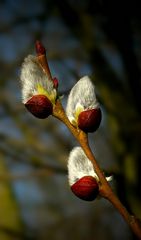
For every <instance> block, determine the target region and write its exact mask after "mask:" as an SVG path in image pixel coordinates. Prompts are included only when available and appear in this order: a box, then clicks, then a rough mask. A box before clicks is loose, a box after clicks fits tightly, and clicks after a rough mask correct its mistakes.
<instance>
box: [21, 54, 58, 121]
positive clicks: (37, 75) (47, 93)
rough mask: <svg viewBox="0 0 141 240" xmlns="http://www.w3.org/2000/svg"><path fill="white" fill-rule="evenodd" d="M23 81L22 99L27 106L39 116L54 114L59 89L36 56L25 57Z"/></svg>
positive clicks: (22, 71) (44, 116)
mask: <svg viewBox="0 0 141 240" xmlns="http://www.w3.org/2000/svg"><path fill="white" fill-rule="evenodd" d="M39 50H40V49H38V51H39ZM41 50H42V49H41ZM21 82H22V100H23V103H24V104H25V106H26V108H27V109H28V110H29V111H30V112H31V113H32V114H33V115H34V116H36V117H38V118H46V117H48V116H49V115H50V114H52V111H53V105H54V104H55V102H56V98H57V91H56V88H55V87H54V82H53V81H52V80H50V76H48V75H47V74H46V73H45V72H44V71H43V69H42V67H41V66H40V64H39V62H38V60H37V58H36V57H34V56H32V55H29V56H28V57H27V58H25V60H24V63H23V65H22V69H21Z"/></svg>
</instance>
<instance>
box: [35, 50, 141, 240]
mask: <svg viewBox="0 0 141 240" xmlns="http://www.w3.org/2000/svg"><path fill="white" fill-rule="evenodd" d="M45 57H46V55H45V54H43V56H39V57H38V61H39V63H40V61H41V59H44V58H45ZM46 62H47V60H46V61H44V63H43V61H42V62H41V65H42V67H43V69H44V71H45V72H46V73H47V74H49V76H51V74H50V71H48V69H49V67H48V64H47V65H46ZM53 116H54V117H56V118H57V119H59V120H60V121H62V122H63V123H64V124H65V125H66V126H67V127H68V129H69V130H70V131H71V133H72V134H73V136H74V137H75V138H76V139H77V141H78V142H79V144H80V146H81V147H82V149H83V151H84V152H85V154H86V156H87V157H88V159H89V160H90V161H91V162H92V164H93V166H94V169H95V172H96V174H97V175H98V177H99V180H100V185H99V194H100V195H101V196H102V197H104V198H106V199H107V200H109V201H110V202H111V203H112V204H113V206H114V207H115V208H116V209H117V210H118V211H119V213H120V214H121V215H122V216H123V218H124V219H125V221H126V222H127V224H128V225H129V226H130V228H131V229H132V231H133V232H134V233H135V235H136V236H137V237H138V239H141V226H140V224H139V221H138V220H137V218H136V217H135V216H133V215H131V214H130V213H129V212H128V211H127V209H126V208H125V207H124V206H123V204H122V203H121V202H120V200H119V199H118V197H117V196H116V195H115V194H114V192H113V191H112V189H111V186H110V185H109V183H108V182H107V180H106V178H105V176H104V174H103V171H102V170H101V168H100V167H99V165H98V163H97V161H96V159H95V157H94V154H93V153H92V151H91V149H90V147H89V142H88V136H87V134H86V133H84V132H83V131H81V130H80V129H77V128H75V127H74V126H73V125H72V124H71V123H70V121H69V120H68V118H67V116H66V113H65V111H64V109H63V107H62V104H61V102H60V100H57V101H56V104H55V106H54V109H53Z"/></svg>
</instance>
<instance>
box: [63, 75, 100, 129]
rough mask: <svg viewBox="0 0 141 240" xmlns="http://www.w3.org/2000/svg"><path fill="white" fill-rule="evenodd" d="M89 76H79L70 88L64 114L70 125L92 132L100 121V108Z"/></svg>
mask: <svg viewBox="0 0 141 240" xmlns="http://www.w3.org/2000/svg"><path fill="white" fill-rule="evenodd" d="M94 88H95V87H94V85H93V84H92V82H91V80H90V79H89V77H87V76H85V77H83V78H81V79H80V80H79V81H78V82H77V83H76V84H75V85H74V87H73V88H72V89H71V92H70V94H69V98H68V102H67V108H66V114H67V116H68V118H69V120H70V122H71V123H72V125H74V126H76V127H79V128H80V129H81V130H83V131H84V132H94V131H96V130H97V128H98V127H99V125H100V122H101V110H100V108H99V103H98V101H97V99H96V95H95V91H94Z"/></svg>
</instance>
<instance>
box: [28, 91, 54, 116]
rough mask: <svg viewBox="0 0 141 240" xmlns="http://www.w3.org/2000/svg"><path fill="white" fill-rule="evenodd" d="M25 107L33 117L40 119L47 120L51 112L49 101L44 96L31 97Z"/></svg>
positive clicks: (51, 107)
mask: <svg viewBox="0 0 141 240" xmlns="http://www.w3.org/2000/svg"><path fill="white" fill-rule="evenodd" d="M25 106H26V108H27V109H28V111H29V112H31V113H32V114H33V115H34V116H35V117H37V118H41V119H44V118H47V117H48V116H49V115H51V114H52V111H53V106H52V103H51V101H50V100H49V99H48V98H47V97H46V96H44V95H35V96H33V97H32V98H31V99H29V100H28V101H27V103H26V104H25Z"/></svg>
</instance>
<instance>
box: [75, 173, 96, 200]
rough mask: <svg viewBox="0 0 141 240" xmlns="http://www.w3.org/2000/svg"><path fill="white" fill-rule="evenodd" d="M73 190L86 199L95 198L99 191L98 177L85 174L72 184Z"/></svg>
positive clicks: (79, 196)
mask: <svg viewBox="0 0 141 240" xmlns="http://www.w3.org/2000/svg"><path fill="white" fill-rule="evenodd" d="M71 190H72V192H73V193H74V194H75V195H76V196H77V197H78V198H80V199H82V200H85V201H92V200H94V199H95V198H96V197H97V195H98V192H99V186H98V183H97V181H96V179H95V178H94V177H92V176H84V177H82V178H80V179H79V180H78V181H77V182H75V183H74V184H73V185H72V186H71Z"/></svg>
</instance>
